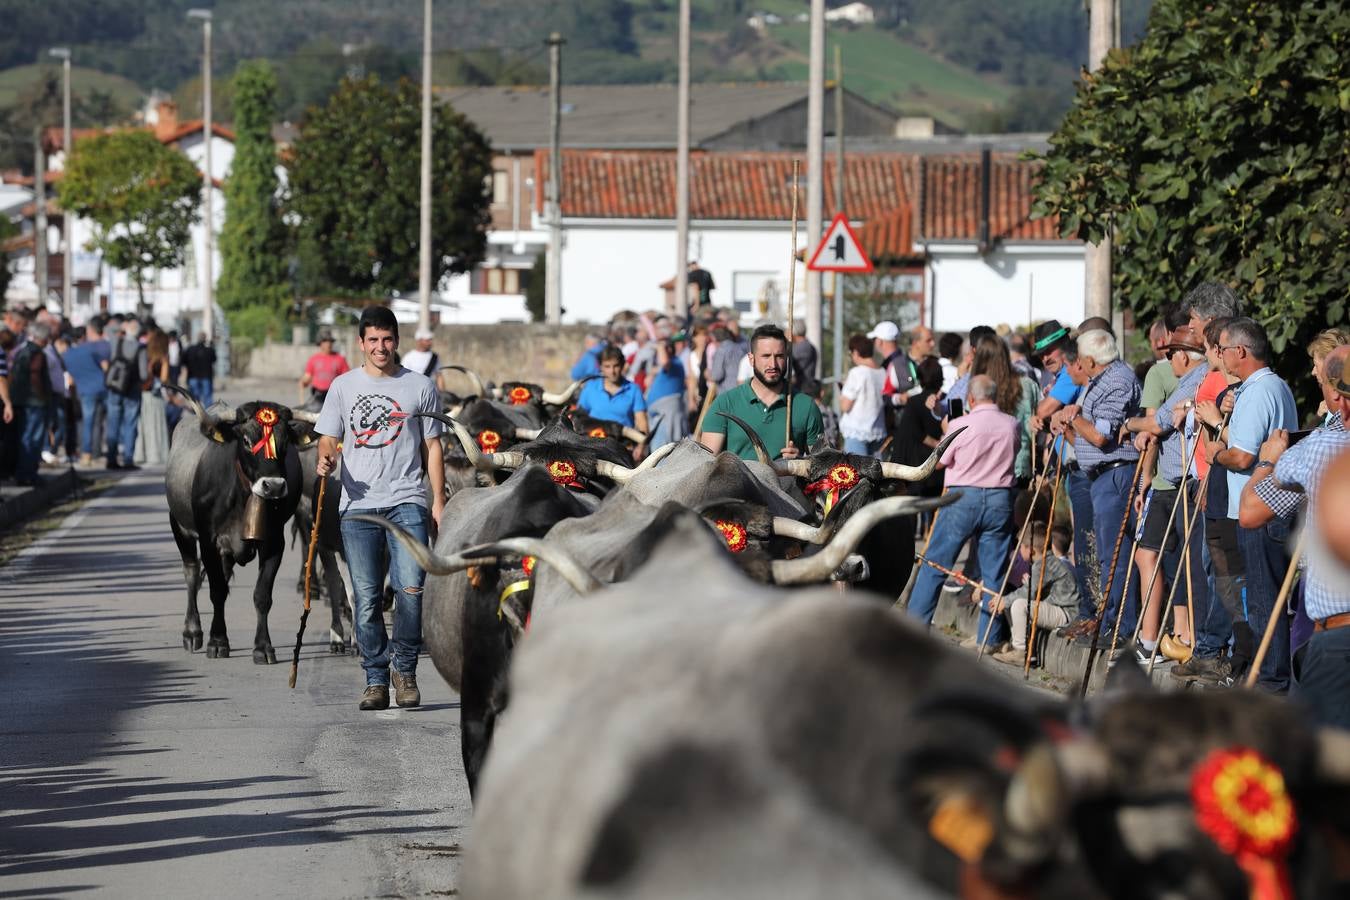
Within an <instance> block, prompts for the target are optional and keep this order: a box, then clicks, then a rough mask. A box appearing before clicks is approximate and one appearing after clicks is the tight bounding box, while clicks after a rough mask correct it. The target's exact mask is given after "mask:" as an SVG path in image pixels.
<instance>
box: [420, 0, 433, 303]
mask: <svg viewBox="0 0 1350 900" xmlns="http://www.w3.org/2000/svg"><path fill="white" fill-rule="evenodd" d="M419 203H420V204H421V208H420V210H419V217H418V219H419V221H418V233H419V236H420V239H419V243H420V244H421V247H420V248H419V256H418V265H417V327H418V328H419V329H429V328H431V0H423V3H422V185H421V197H420V200H419Z"/></svg>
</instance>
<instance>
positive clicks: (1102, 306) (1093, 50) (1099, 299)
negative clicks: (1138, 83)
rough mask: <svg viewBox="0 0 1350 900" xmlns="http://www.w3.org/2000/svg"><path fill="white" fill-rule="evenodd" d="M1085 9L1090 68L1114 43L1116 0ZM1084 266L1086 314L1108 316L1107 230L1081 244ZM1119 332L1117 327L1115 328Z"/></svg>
mask: <svg viewBox="0 0 1350 900" xmlns="http://www.w3.org/2000/svg"><path fill="white" fill-rule="evenodd" d="M1091 4H1092V5H1091V6H1090V7H1089V11H1088V17H1089V18H1088V64H1089V66H1091V68H1092V70H1093V71H1096V70H1097V69H1098V68H1100V67H1101V65H1102V63H1104V62H1105V61H1106V54H1107V53H1108V52H1110V50H1111V47H1112V45H1113V44H1114V43H1115V36H1116V23H1115V18H1116V17H1115V11H1116V10H1115V0H1091ZM1084 262H1085V263H1086V270H1087V284H1086V295H1087V304H1086V305H1087V314H1088V315H1089V316H1102V317H1104V318H1107V319H1110V317H1111V234H1110V232H1109V231H1108V232H1107V233H1106V234H1105V235H1104V236H1103V237H1102V240H1101V243H1100V244H1088V245H1087V246H1086V247H1085V248H1084ZM1117 334H1119V330H1117Z"/></svg>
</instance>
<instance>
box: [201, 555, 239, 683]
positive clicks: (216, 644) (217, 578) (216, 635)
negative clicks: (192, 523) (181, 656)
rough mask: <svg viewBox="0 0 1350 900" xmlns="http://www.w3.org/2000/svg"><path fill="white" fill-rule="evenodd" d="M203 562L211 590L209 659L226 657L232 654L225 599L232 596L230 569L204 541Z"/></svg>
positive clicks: (207, 650) (231, 567) (231, 565)
mask: <svg viewBox="0 0 1350 900" xmlns="http://www.w3.org/2000/svg"><path fill="white" fill-rule="evenodd" d="M201 548H202V564H203V565H204V566H205V567H206V583H207V586H208V587H209V589H210V591H211V639H210V640H208V641H207V642H206V658H207V659H224V658H225V657H228V656H229V655H230V637H229V635H228V634H227V633H226V631H225V599H226V598H227V597H229V596H230V571H231V569H233V568H234V566H233V564H232V563H227V562H226V561H225V560H224V559H223V558H222V557H221V555H220V551H219V550H217V549H216V548H215V547H214V546H211V545H210V544H208V543H207V542H205V541H203V542H202V545H201Z"/></svg>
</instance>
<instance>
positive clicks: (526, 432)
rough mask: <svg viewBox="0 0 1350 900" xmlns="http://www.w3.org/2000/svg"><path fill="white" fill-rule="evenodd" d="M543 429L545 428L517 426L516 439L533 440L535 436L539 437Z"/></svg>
mask: <svg viewBox="0 0 1350 900" xmlns="http://www.w3.org/2000/svg"><path fill="white" fill-rule="evenodd" d="M543 430H544V429H542V428H517V429H516V440H519V441H532V440H534V439H535V438H537V437H539V435H540V434H541V433H542V432H543Z"/></svg>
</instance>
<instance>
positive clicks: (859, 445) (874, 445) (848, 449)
mask: <svg viewBox="0 0 1350 900" xmlns="http://www.w3.org/2000/svg"><path fill="white" fill-rule="evenodd" d="M883 440H885V438H877V439H876V440H875V441H864V440H859V439H858V438H851V437H846V438H844V452H845V453H854V454H857V455H858V456H876V455H877V450H878V449H879V448H880V447H881V442H882V441H883Z"/></svg>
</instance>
